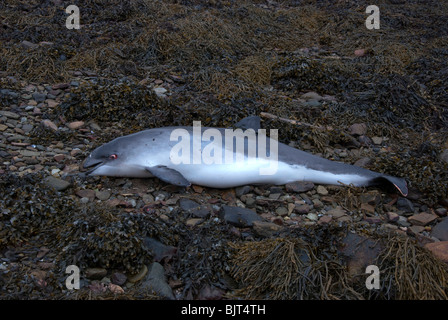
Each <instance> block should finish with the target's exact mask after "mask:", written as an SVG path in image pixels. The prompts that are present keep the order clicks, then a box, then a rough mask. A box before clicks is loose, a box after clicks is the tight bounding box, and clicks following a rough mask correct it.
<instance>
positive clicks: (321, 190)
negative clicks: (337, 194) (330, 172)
mask: <svg viewBox="0 0 448 320" xmlns="http://www.w3.org/2000/svg"><path fill="white" fill-rule="evenodd" d="M316 191H317V193H318V194H320V195H321V196H326V195H328V190H327V189H326V188H325V187H324V186H317V189H316Z"/></svg>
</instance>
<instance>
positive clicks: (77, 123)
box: [66, 121, 84, 130]
mask: <svg viewBox="0 0 448 320" xmlns="http://www.w3.org/2000/svg"><path fill="white" fill-rule="evenodd" d="M83 125H84V121H74V122H69V123H67V124H66V126H67V127H68V128H69V129H71V130H76V129H79V128H81V127H82V126H83Z"/></svg>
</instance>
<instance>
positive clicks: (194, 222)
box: [185, 218, 204, 227]
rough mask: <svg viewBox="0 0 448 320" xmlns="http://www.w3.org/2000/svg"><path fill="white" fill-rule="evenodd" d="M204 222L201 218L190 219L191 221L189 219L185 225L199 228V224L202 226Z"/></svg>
mask: <svg viewBox="0 0 448 320" xmlns="http://www.w3.org/2000/svg"><path fill="white" fill-rule="evenodd" d="M203 221H204V219H201V218H190V219H187V221H186V222H185V224H186V225H187V226H188V227H194V226H197V225H198V224H200V223H201V222H203Z"/></svg>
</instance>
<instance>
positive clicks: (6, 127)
mask: <svg viewBox="0 0 448 320" xmlns="http://www.w3.org/2000/svg"><path fill="white" fill-rule="evenodd" d="M6 129H8V126H5V125H4V124H0V131H5V130H6Z"/></svg>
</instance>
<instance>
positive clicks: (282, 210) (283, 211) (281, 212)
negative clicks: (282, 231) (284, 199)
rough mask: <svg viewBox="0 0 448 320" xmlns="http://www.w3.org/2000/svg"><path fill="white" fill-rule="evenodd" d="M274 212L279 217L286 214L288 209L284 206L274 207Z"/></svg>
mask: <svg viewBox="0 0 448 320" xmlns="http://www.w3.org/2000/svg"><path fill="white" fill-rule="evenodd" d="M275 213H276V214H277V215H279V216H281V217H283V216H286V215H288V209H287V208H285V207H278V208H277V209H275Z"/></svg>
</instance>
